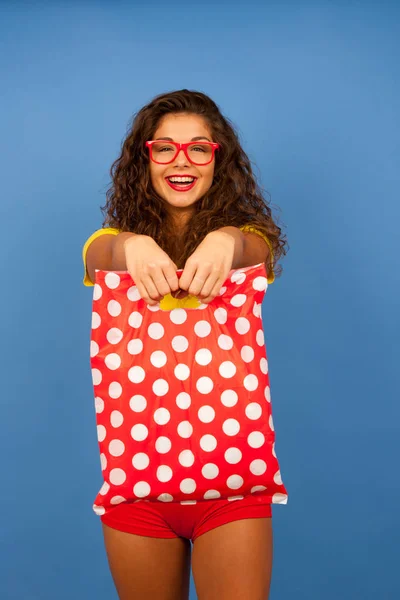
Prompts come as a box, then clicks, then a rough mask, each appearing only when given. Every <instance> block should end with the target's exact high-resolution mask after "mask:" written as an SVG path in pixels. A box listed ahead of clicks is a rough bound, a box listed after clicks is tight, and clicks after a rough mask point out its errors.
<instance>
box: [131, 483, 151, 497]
mask: <svg viewBox="0 0 400 600" xmlns="http://www.w3.org/2000/svg"><path fill="white" fill-rule="evenodd" d="M150 490H151V488H150V486H149V484H148V483H147V482H146V481H138V482H137V483H136V484H135V485H134V487H133V493H134V494H135V496H137V497H138V498H145V497H146V496H148V495H149V494H150Z"/></svg>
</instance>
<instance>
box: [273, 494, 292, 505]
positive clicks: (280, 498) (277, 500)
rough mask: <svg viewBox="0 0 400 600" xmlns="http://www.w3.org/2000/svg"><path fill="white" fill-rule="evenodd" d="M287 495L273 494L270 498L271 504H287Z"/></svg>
mask: <svg viewBox="0 0 400 600" xmlns="http://www.w3.org/2000/svg"><path fill="white" fill-rule="evenodd" d="M287 501H288V496H287V494H274V495H273V496H272V504H287Z"/></svg>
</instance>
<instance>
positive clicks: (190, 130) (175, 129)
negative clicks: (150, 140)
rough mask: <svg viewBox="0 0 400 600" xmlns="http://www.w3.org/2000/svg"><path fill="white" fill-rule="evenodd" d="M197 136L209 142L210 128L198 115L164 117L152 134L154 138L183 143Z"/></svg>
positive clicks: (184, 114) (170, 115)
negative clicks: (169, 139)
mask: <svg viewBox="0 0 400 600" xmlns="http://www.w3.org/2000/svg"><path fill="white" fill-rule="evenodd" d="M199 136H205V137H207V138H209V139H210V140H211V139H212V137H211V131H210V128H209V127H208V125H207V123H206V121H205V120H204V119H203V117H201V116H200V115H193V114H187V113H178V114H175V113H171V114H169V115H164V117H162V119H161V120H160V121H159V123H158V125H157V129H156V131H155V132H154V138H159V137H169V138H172V139H173V140H174V141H175V142H185V141H187V140H190V139H192V138H194V137H199Z"/></svg>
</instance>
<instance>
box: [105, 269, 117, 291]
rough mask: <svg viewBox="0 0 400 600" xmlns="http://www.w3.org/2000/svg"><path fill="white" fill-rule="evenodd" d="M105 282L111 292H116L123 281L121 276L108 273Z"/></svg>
mask: <svg viewBox="0 0 400 600" xmlns="http://www.w3.org/2000/svg"><path fill="white" fill-rule="evenodd" d="M104 281H105V284H106V286H107V287H108V288H109V289H110V290H115V288H117V287H118V286H119V284H120V281H121V280H120V277H119V275H117V274H116V273H107V275H106V276H105V278H104Z"/></svg>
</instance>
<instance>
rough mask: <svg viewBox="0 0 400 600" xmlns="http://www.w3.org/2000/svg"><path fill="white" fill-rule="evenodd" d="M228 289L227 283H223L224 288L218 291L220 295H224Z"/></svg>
mask: <svg viewBox="0 0 400 600" xmlns="http://www.w3.org/2000/svg"><path fill="white" fill-rule="evenodd" d="M226 290H227V287H226V286H225V285H223V286H222V288H221V289H220V290H219V292H218V296H222V295H223V294H225V292H226Z"/></svg>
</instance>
